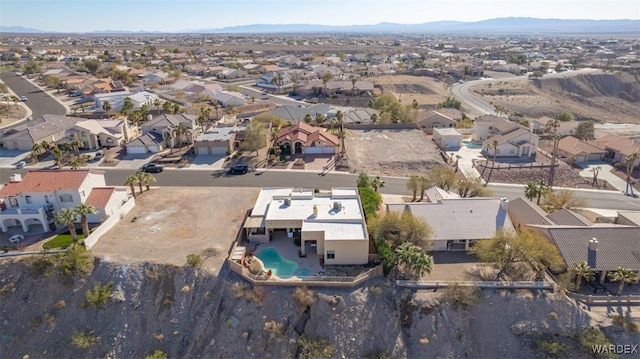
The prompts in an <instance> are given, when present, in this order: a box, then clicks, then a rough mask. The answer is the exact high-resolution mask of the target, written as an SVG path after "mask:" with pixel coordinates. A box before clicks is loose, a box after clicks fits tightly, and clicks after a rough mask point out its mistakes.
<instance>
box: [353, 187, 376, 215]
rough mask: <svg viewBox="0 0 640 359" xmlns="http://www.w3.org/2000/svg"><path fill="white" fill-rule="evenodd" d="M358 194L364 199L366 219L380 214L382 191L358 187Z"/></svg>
mask: <svg viewBox="0 0 640 359" xmlns="http://www.w3.org/2000/svg"><path fill="white" fill-rule="evenodd" d="M358 194H359V195H360V200H361V201H362V210H363V211H364V217H365V218H366V219H371V218H376V217H377V216H378V207H380V204H381V203H382V196H381V195H380V193H378V192H376V191H374V190H373V189H372V188H369V187H358Z"/></svg>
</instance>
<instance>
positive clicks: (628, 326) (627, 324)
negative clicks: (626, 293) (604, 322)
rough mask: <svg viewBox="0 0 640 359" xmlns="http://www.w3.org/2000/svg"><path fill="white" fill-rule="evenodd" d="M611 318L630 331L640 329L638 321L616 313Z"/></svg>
mask: <svg viewBox="0 0 640 359" xmlns="http://www.w3.org/2000/svg"><path fill="white" fill-rule="evenodd" d="M611 320H612V321H613V322H614V323H615V324H618V325H621V326H622V327H623V328H624V329H626V330H628V331H630V332H637V331H639V330H640V328H639V326H638V323H636V322H634V321H632V320H629V319H627V318H625V317H623V316H622V315H614V316H613V317H611Z"/></svg>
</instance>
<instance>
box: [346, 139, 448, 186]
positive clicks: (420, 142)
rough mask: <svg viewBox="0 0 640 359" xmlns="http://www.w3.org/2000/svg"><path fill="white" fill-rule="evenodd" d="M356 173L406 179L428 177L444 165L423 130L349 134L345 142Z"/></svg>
mask: <svg viewBox="0 0 640 359" xmlns="http://www.w3.org/2000/svg"><path fill="white" fill-rule="evenodd" d="M345 142H346V143H345V145H346V148H347V156H348V159H349V167H350V170H351V171H352V172H358V173H359V172H366V173H368V174H370V175H371V174H374V175H387V176H404V175H412V174H424V173H425V172H426V171H427V170H428V169H430V168H433V167H434V166H436V165H440V164H444V161H443V160H442V157H441V156H440V154H439V151H438V149H437V148H436V146H435V144H434V143H433V142H431V140H430V139H429V138H428V137H427V136H426V135H425V134H424V132H422V131H421V130H418V129H415V130H348V133H347V137H346V138H345Z"/></svg>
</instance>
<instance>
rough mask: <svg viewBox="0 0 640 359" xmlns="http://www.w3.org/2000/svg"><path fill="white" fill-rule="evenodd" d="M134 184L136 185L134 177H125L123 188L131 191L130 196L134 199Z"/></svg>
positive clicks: (136, 181) (136, 180)
mask: <svg viewBox="0 0 640 359" xmlns="http://www.w3.org/2000/svg"><path fill="white" fill-rule="evenodd" d="M136 183H138V179H137V178H136V175H131V176H129V177H127V180H126V182H125V183H124V185H125V186H129V188H130V189H131V195H132V196H133V198H136V188H135V187H134V186H135V184H136ZM140 193H142V192H140Z"/></svg>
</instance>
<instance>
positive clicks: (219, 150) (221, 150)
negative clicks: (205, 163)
mask: <svg viewBox="0 0 640 359" xmlns="http://www.w3.org/2000/svg"><path fill="white" fill-rule="evenodd" d="M209 153H211V154H212V155H226V154H227V149H226V148H225V147H211V150H210V151H209Z"/></svg>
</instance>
